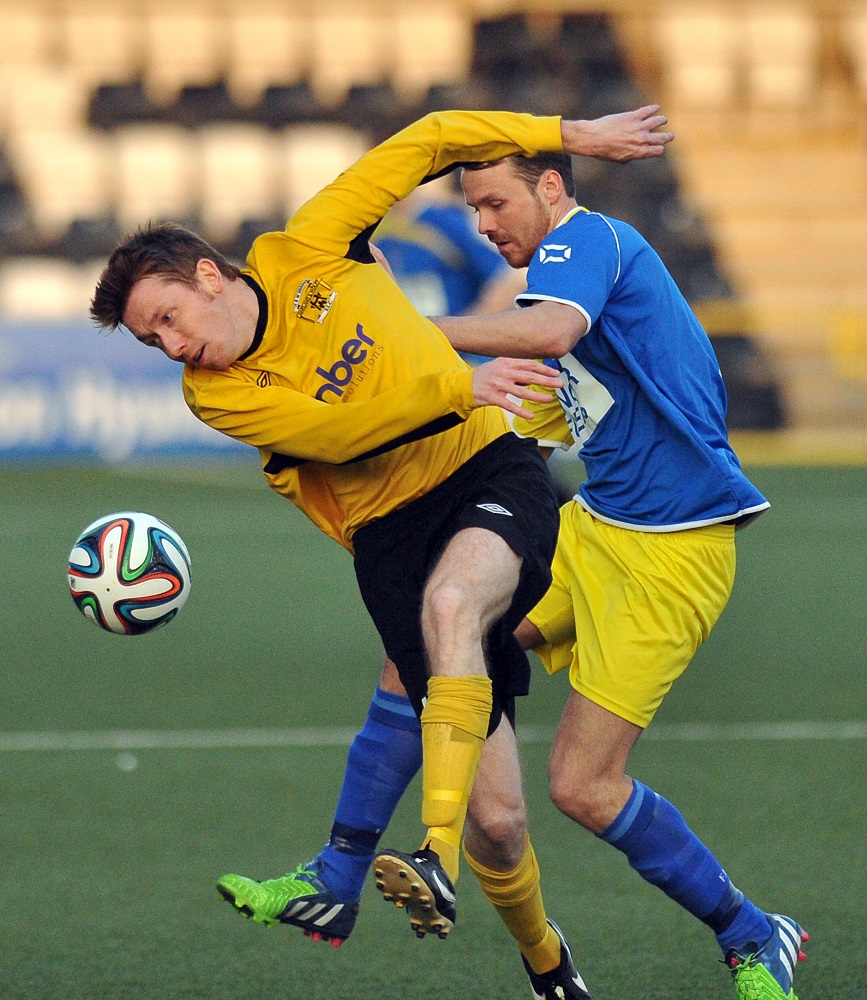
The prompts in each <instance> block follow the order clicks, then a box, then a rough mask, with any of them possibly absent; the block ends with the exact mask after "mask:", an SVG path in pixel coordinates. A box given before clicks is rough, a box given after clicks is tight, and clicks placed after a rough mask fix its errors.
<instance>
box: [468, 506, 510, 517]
mask: <svg viewBox="0 0 867 1000" xmlns="http://www.w3.org/2000/svg"><path fill="white" fill-rule="evenodd" d="M476 506H477V507H479V508H481V509H482V510H486V511H489V512H490V513H491V514H505V515H506V517H512V516H513V514H512V512H511V511H510V510H506V508H505V507H501V506H500V505H499V504H498V503H477V504H476Z"/></svg>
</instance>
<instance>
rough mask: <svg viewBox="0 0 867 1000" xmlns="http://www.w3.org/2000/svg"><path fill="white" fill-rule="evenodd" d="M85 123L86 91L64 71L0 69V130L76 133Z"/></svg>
mask: <svg viewBox="0 0 867 1000" xmlns="http://www.w3.org/2000/svg"><path fill="white" fill-rule="evenodd" d="M0 30H2V28H0ZM86 119H87V90H86V87H85V86H84V85H83V84H82V83H81V81H79V80H78V79H77V78H76V77H74V76H73V75H72V74H71V73H70V72H69V71H67V70H66V69H64V68H61V67H58V66H51V65H49V64H47V63H46V64H45V65H33V66H10V65H5V66H2V65H0V130H3V131H6V132H8V133H9V134H10V135H14V134H19V133H21V132H26V131H30V130H31V129H34V128H38V129H40V130H47V129H53V130H56V131H60V130H63V129H76V128H79V127H81V126H82V125H83V124H85V122H86Z"/></svg>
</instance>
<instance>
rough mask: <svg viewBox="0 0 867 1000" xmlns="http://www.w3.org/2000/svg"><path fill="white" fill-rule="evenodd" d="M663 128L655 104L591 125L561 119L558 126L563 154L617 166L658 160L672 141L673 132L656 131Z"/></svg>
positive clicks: (609, 116) (662, 119) (657, 107)
mask: <svg viewBox="0 0 867 1000" xmlns="http://www.w3.org/2000/svg"><path fill="white" fill-rule="evenodd" d="M667 124H668V119H667V118H666V117H665V115H663V114H661V113H660V108H659V105H658V104H648V105H646V106H645V107H643V108H638V109H637V110H635V111H623V112H621V113H620V114H616V115H605V116H604V117H603V118H594V119H593V120H592V121H569V120H566V119H564V120H563V121H562V122H561V123H560V131H561V134H562V136H563V152H564V153H571V154H572V155H573V156H594V157H596V159H599V160H614V161H615V162H617V163H628V162H629V160H643V159H646V158H647V157H649V156H661V155H662V154H663V153H664V152H665V147H666V145H667V144H668V143H669V142H671V140H672V139H673V138H674V133H673V132H661V131H659V130H660V129H661V127H662V126H663V125H667Z"/></svg>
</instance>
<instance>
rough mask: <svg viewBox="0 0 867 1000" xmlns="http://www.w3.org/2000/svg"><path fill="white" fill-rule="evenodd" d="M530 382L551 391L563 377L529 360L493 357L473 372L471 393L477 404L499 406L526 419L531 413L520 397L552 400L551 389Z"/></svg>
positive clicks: (531, 415)
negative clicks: (535, 387)
mask: <svg viewBox="0 0 867 1000" xmlns="http://www.w3.org/2000/svg"><path fill="white" fill-rule="evenodd" d="M531 385H532V386H544V387H546V388H550V389H551V390H554V389H559V388H561V387H562V385H563V380H562V379H561V378H560V377H559V375H558V373H557V372H556V371H554V369H553V368H549V367H548V366H547V365H543V364H541V363H540V362H539V361H530V360H528V359H516V358H494V360H493V361H486V362H485V363H484V364H482V365H479V367H478V368H476V369H475V370H474V371H473V396H474V397H475V400H476V403H477V404H478V405H479V406H501V407H502V408H503V409H504V410H508V411H509V413H514V414H515V416H516V417H524V418H525V419H527V420H532V419H533V416H534V414H533V413H532V412H531V411H530V410H527V409H524V407H523V406H521V402H520V401H521V400H522V399H528V400H532V401H534V402H536V403H547V402H549V401H550V399H551V393H550V392H539V390H538V389H531V388H530V386H531ZM513 397H517V399H514V398H513Z"/></svg>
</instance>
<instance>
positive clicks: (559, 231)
mask: <svg viewBox="0 0 867 1000" xmlns="http://www.w3.org/2000/svg"><path fill="white" fill-rule="evenodd" d="M540 300H546V301H552V302H562V303H564V304H567V305H569V306H572V307H574V308H575V309H578V310H579V311H580V312H581V313H583V314H584V316H585V317H586V319H587V323H588V326H589V329H588V331H587V333H586V334H585V335H584V336H583V337H582V338H581V339H580V340H579V341H578V343H577V344H576V345H575V347H574V348H573V350H572V351H571V352H570V353H569V354H568V355H566V356H565V357H563V358H561V359H559V362H557V363H556V364H557V365H559V367H560V368H561V369H562V371H563V374H564V378H565V381H566V385H565V387H564V388H563V389H562V390H560V391H559V392H558V397H559V400H560V404H561V406H562V408H563V411H564V413H565V415H566V419H567V421H568V423H569V427H570V429H571V431H572V435H573V437H574V439H575V441H576V442H577V444H578V446H579V448H580V454H581V459H582V461H583V462H584V466H585V469H586V472H587V478H586V480H585V482H584V483H582V484H581V486H580V488H579V491H578V494H577V495H576V499H577V500H578V501H579V503H581V504H582V505H583V506H585V507H586V508H587V509H588V510H589V511H590V512H591V513H593V514H595V515H596V516H597V517H600V518H601V519H603V520H605V521H608V522H610V523H612V524H617V525H621V526H624V527H628V528H637V529H639V530H643V531H675V530H680V529H683V528H694V527H698V526H700V525H704V524H713V523H717V522H720V521H732V520H734V521H741V520H748V519H749V518H750V517H752V516H755V515H756V514H758V513H759V512H760V511H762V510H764V509H766V508H767V507H768V506H769V504H768V502H767V500H766V499H765V498H764V497H763V496H762V494H761V493H760V492H759V491H758V490H757V489H756V487H755V486H754V485H753V484H752V483H751V482H750V481H749V479H747V477H746V476H745V475H744V473H743V471H742V470H741V466H740V462H739V461H738V458H737V456H736V455H735V453H734V451H733V449H732V448H731V445H730V444H729V441H728V432H727V428H726V423H725V413H726V393H725V387H724V385H723V381H722V376H721V375H720V371H719V364H718V362H717V359H716V356H715V354H714V352H713V348H712V346H711V343H710V340H709V339H708V337H707V334H706V333H705V332H704V330H703V329H702V327H701V325H700V324H699V322H698V320H697V319H696V317H695V315H694V313H693V312H692V310H691V309H690V307H689V305H688V304H687V302H686V300H685V299H684V297H683V295H682V294H681V292H680V291H679V289H678V288H677V285H676V284H675V283H674V280H673V279H672V278H671V276H670V275H669V273H668V271H667V270H666V268H665V265H664V264H663V263H662V261H661V260H660V258H659V256H658V255H657V253H656V252H655V251H654V250H653V248H652V247H651V246H650V244H649V243H648V242H647V241H646V240H645V239H644V238H643V237H642V236H641V235H640V234H639V233H638V232H637V231H636V230H635V229H633V228H632V227H631V226H629V225H627V224H626V223H624V222H620V221H618V220H615V219H609V218H607V217H606V216H603V215H600V214H598V213H595V212H588V211H587V210H586V209H582V208H578V209H575V210H574V211H573V212H572V213H571V214H570V215H569V216H567V217H566V219H565V220H564V221H563V222H562V223H561V224H560V225H559V226H558V227H557V228H556V229H555V230H554V231H553V232H551V233H550V234H549V235H548V237H547V238H546V239H545V241H544V242H543V243H542V245H541V246H540V247H539V250H538V251H537V253H536V254H535V256H534V258H533V260H532V262H531V263H530V267H529V270H528V273H527V290H526V292H523V293H521V294H520V295H519V296H518V297H517V299H516V301H517V302H518V304H519V305H521V306H530V305H532V303H533V302H536V301H540Z"/></svg>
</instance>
